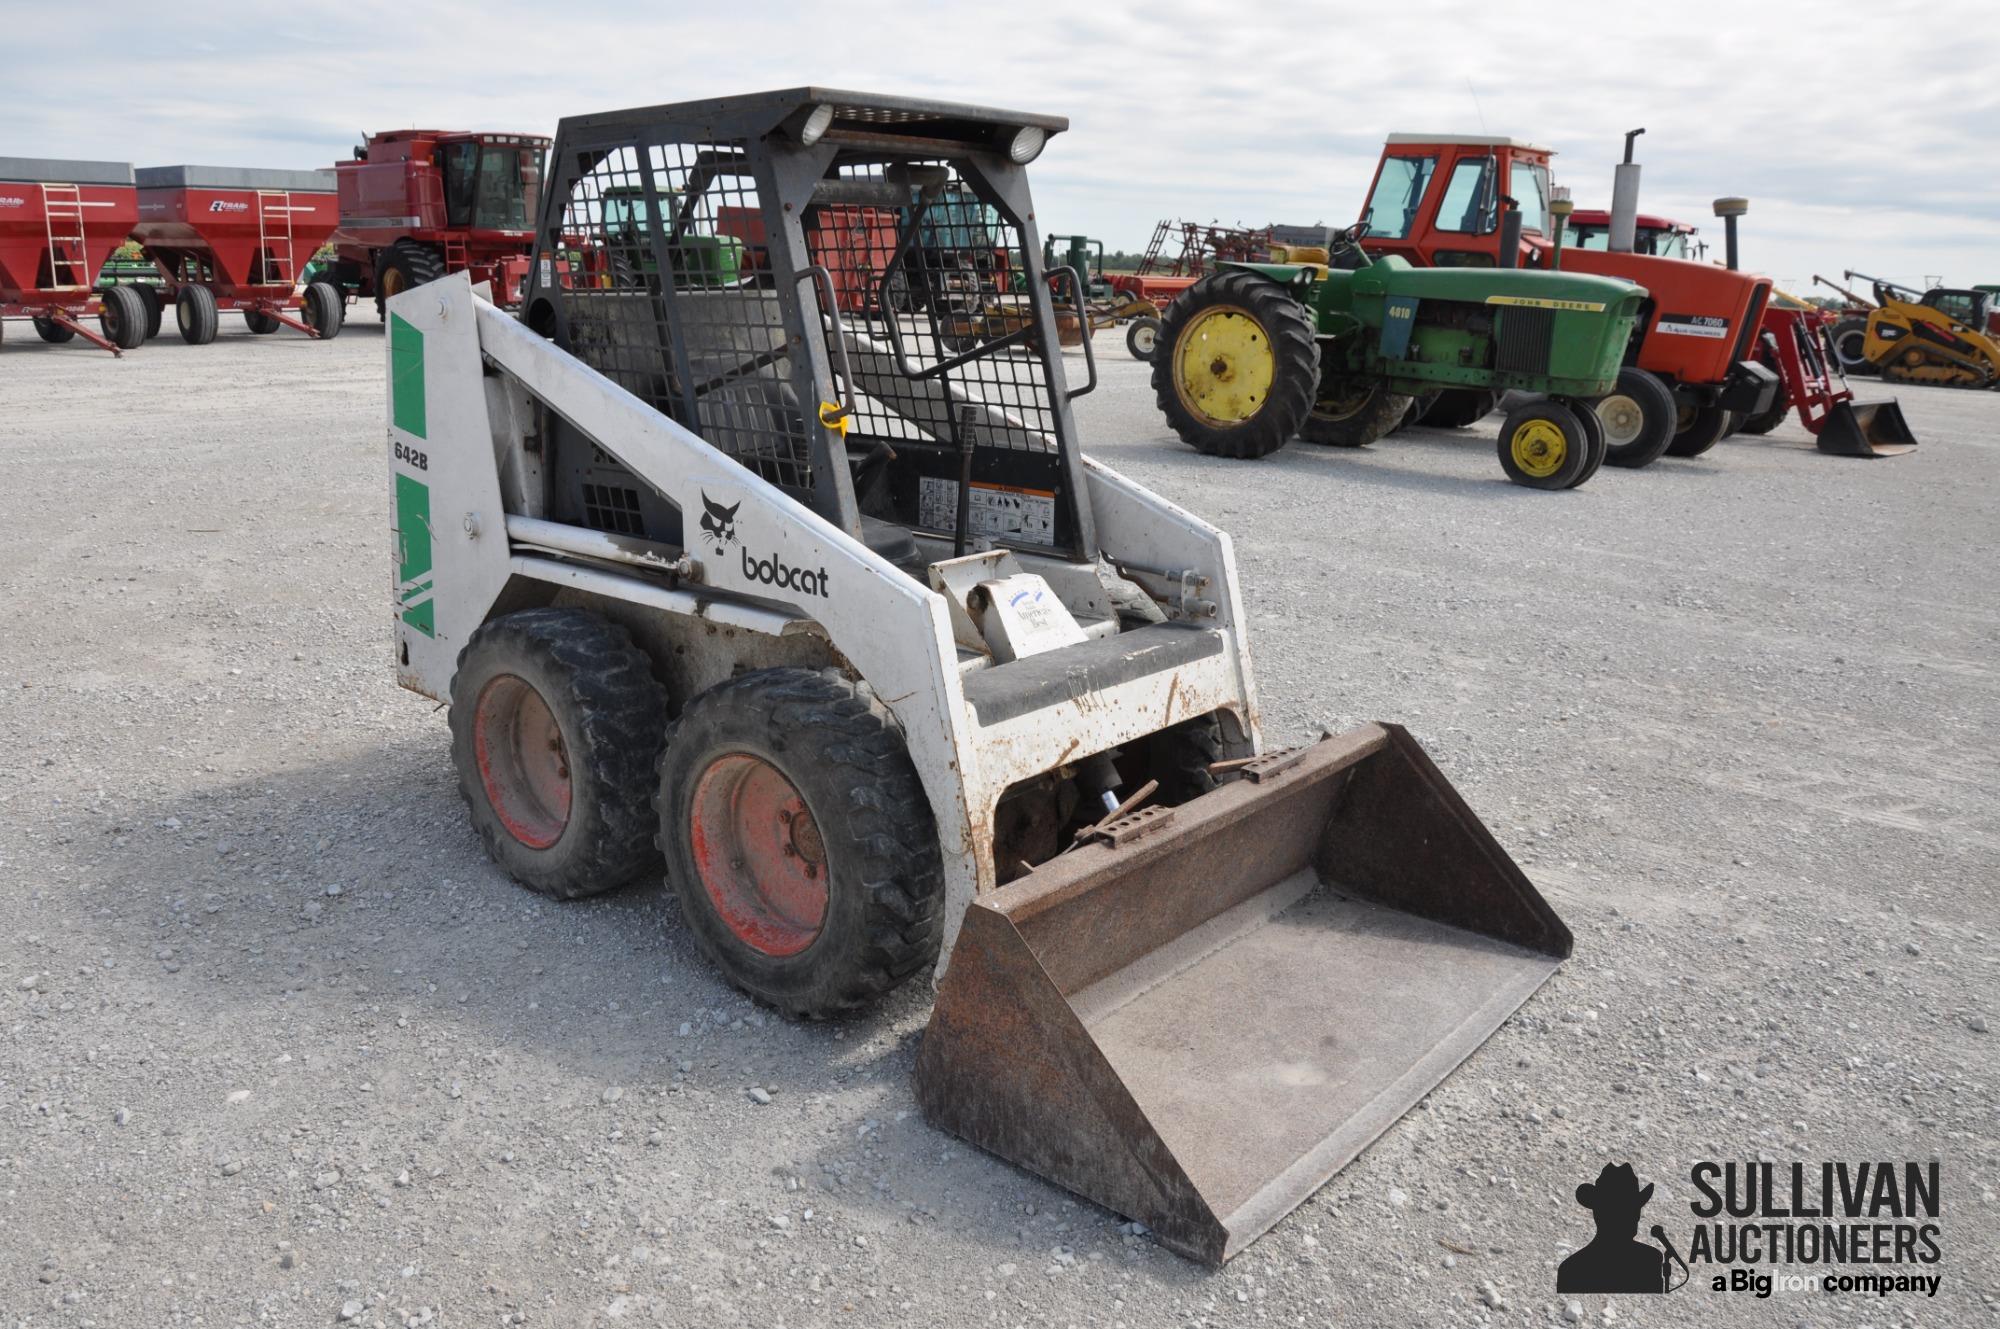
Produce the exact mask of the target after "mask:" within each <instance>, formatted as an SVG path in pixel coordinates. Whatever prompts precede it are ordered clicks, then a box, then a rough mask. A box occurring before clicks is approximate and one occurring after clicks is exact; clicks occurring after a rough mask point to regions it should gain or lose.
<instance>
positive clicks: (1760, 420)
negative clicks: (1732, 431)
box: [1736, 390, 1792, 434]
mask: <svg viewBox="0 0 2000 1329" xmlns="http://www.w3.org/2000/svg"><path fill="white" fill-rule="evenodd" d="M1791 413H1792V403H1791V402H1790V401H1789V400H1788V399H1786V397H1785V396H1784V393H1783V391H1782V390H1780V392H1779V394H1778V402H1777V404H1776V405H1774V406H1772V407H1771V409H1770V410H1768V411H1766V412H1764V413H1763V414H1762V415H1753V416H1751V417H1750V418H1749V419H1747V420H1745V421H1744V422H1743V425H1742V427H1741V428H1740V429H1738V430H1737V431H1736V432H1737V433H1739V434H1768V433H1770V432H1771V431H1772V430H1773V429H1776V428H1777V427H1778V426H1779V425H1781V424H1783V423H1784V422H1785V417H1786V416H1788V415H1790V414H1791Z"/></svg>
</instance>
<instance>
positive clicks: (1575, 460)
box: [1498, 398, 1590, 489]
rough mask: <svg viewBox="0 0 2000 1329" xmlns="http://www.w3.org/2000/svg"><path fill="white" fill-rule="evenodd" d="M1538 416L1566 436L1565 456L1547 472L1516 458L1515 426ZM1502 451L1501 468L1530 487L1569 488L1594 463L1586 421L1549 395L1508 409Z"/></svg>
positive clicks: (1500, 447) (1503, 428)
mask: <svg viewBox="0 0 2000 1329" xmlns="http://www.w3.org/2000/svg"><path fill="white" fill-rule="evenodd" d="M1537 419H1540V420H1544V421H1546V422H1548V423H1550V424H1553V425H1554V426H1556V428H1557V429H1558V430H1559V431H1560V432H1561V434H1562V439H1563V455H1562V460H1561V461H1560V462H1559V463H1558V464H1557V466H1556V467H1555V469H1553V470H1551V471H1550V472H1549V473H1548V474H1547V475H1534V474H1532V473H1530V472H1529V471H1527V470H1525V469H1523V468H1522V466H1521V465H1520V464H1519V463H1518V462H1517V461H1516V460H1515V458H1514V449H1513V438H1514V432H1515V430H1517V429H1519V428H1521V427H1522V426H1524V425H1526V424H1528V423H1529V422H1530V421H1533V420H1537ZM1498 451H1499V454H1500V469H1501V470H1502V471H1504V472H1506V474H1507V478H1508V479H1509V480H1512V481H1513V482H1514V483H1515V484H1517V485H1525V486H1526V487H1527V488H1529V489H1568V488H1570V487H1571V486H1572V485H1574V484H1575V483H1576V482H1577V481H1576V477H1577V476H1579V475H1581V474H1582V473H1583V472H1584V470H1585V469H1586V468H1587V467H1588V466H1589V464H1590V440H1589V436H1588V435H1586V434H1585V433H1584V426H1583V422H1582V421H1580V420H1578V419H1577V417H1576V412H1574V411H1572V410H1570V408H1569V407H1567V406H1565V405H1563V404H1562V403H1561V402H1559V401H1551V400H1548V399H1546V398H1538V399H1536V400H1533V401H1525V402H1522V403H1521V404H1520V405H1519V406H1516V407H1515V408H1514V409H1513V410H1511V411H1509V412H1507V418H1506V420H1505V421H1504V422H1503V423H1502V424H1501V426H1500V442H1499V448H1498Z"/></svg>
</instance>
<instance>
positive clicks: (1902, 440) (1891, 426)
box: [1819, 400, 1917, 457]
mask: <svg viewBox="0 0 2000 1329" xmlns="http://www.w3.org/2000/svg"><path fill="white" fill-rule="evenodd" d="M1916 446H1917V436H1916V435H1915V434H1913V433H1911V432H1910V426H1909V423H1908V422H1907V421H1905V420H1904V419H1903V408H1902V407H1901V406H1899V405H1897V404H1896V402H1895V401H1893V400H1891V401H1842V402H1835V403H1834V404H1833V408H1832V409H1831V410H1829V411H1828V412H1827V414H1826V421H1825V423H1824V424H1822V425H1821V426H1820V431H1819V450H1820V451H1821V452H1830V453H1832V454H1833V455H1834V456H1836V457H1900V456H1902V455H1903V454H1904V453H1906V452H1912V451H1914V450H1915V449H1916Z"/></svg>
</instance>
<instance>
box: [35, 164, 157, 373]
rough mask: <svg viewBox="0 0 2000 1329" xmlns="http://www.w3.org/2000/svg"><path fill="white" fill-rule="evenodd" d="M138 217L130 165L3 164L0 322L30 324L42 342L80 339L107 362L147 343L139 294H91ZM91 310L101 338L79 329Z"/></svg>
mask: <svg viewBox="0 0 2000 1329" xmlns="http://www.w3.org/2000/svg"><path fill="white" fill-rule="evenodd" d="M138 215H139V199H138V194H137V192H136V191H135V190H134V189H133V187H132V165H131V163H130V162H79V161H49V160H43V159H38V158H32V157H0V319H4V318H27V319H33V320H34V324H35V331H36V332H37V333H38V334H40V336H41V338H42V340H43V341H46V342H57V343H60V342H66V341H69V340H71V339H73V338H76V337H82V338H83V339H84V340H85V341H88V342H90V343H92V344H93V345H96V346H101V347H103V348H104V349H105V350H107V351H109V352H111V353H112V354H113V355H118V354H121V353H122V352H124V351H129V350H133V349H134V348H136V347H139V346H142V345H144V344H145V341H146V306H145V305H144V303H143V302H142V300H141V297H140V296H139V295H137V294H136V293H135V292H134V291H133V290H132V288H130V287H113V288H112V289H111V290H110V291H107V292H104V293H103V294H102V295H100V294H99V293H98V291H97V274H98V272H99V271H100V270H101V269H102V268H103V267H104V263H105V260H106V259H108V258H110V257H111V255H112V252H113V251H114V250H116V249H117V248H118V246H119V245H122V244H124V243H125V236H126V234H127V232H129V231H130V230H131V229H132V223H133V222H134V221H135V220H137V219H138ZM93 313H94V314H96V315H97V319H98V327H99V328H100V329H101V332H102V335H100V334H99V333H98V332H92V331H91V330H90V329H89V328H86V327H85V326H83V323H82V321H81V320H82V319H83V317H84V316H85V315H86V314H93ZM4 327H5V324H4V323H0V328H4Z"/></svg>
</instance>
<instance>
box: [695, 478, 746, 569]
mask: <svg viewBox="0 0 2000 1329" xmlns="http://www.w3.org/2000/svg"><path fill="white" fill-rule="evenodd" d="M742 506H743V501H742V500H741V499H738V500H737V501H736V502H735V503H733V504H731V505H730V506H729V507H726V508H725V507H723V506H722V505H721V504H720V503H718V502H716V501H715V500H714V499H712V498H710V497H709V496H708V494H707V492H706V491H704V492H703V493H702V496H701V507H702V513H701V533H702V534H703V535H704V536H706V537H708V543H709V546H710V548H712V549H713V550H714V551H715V552H716V553H718V554H719V553H721V552H722V551H723V549H724V548H725V547H727V546H729V545H732V544H734V543H736V509H738V508H740V507H742Z"/></svg>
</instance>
